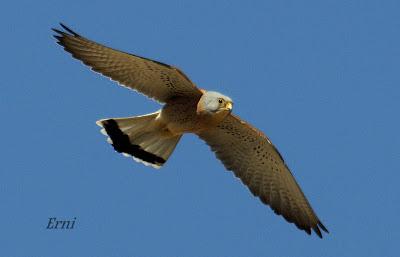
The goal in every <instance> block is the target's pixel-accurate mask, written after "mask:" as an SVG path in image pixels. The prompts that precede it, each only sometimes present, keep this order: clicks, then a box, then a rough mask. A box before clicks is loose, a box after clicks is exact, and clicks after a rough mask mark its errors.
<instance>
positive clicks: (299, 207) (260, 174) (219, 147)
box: [198, 115, 328, 237]
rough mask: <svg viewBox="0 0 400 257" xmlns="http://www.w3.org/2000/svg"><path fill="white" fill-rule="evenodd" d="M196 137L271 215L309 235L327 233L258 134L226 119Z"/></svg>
mask: <svg viewBox="0 0 400 257" xmlns="http://www.w3.org/2000/svg"><path fill="white" fill-rule="evenodd" d="M198 136H199V137H200V138H201V139H203V140H204V141H206V143H207V144H208V145H209V146H210V147H211V149H212V150H213V151H214V152H215V154H216V156H217V157H218V158H219V159H220V160H221V161H222V163H223V164H224V165H225V167H226V168H227V169H228V170H232V171H233V172H234V174H235V175H236V176H237V177H238V178H240V179H241V180H242V182H243V183H244V184H245V185H247V186H248V188H249V189H250V191H251V192H252V193H253V195H255V196H258V197H259V198H260V199H261V201H262V202H263V203H265V204H268V205H270V207H271V208H272V209H273V210H274V212H275V213H276V214H278V215H282V216H283V217H284V218H285V219H286V220H287V221H288V222H290V223H294V224H295V225H296V226H297V227H298V228H299V229H301V230H304V231H305V232H307V233H308V234H311V229H312V230H314V232H315V233H316V234H317V235H318V236H319V237H322V234H321V231H320V229H322V230H323V231H325V232H327V233H328V230H327V229H326V228H325V226H324V225H323V224H322V223H321V221H320V220H319V219H318V217H317V215H316V214H315V213H314V211H313V209H312V208H311V205H310V204H309V202H308V200H307V199H306V197H305V196H304V194H303V192H302V191H301V189H300V187H299V185H298V184H297V182H296V180H295V179H294V177H293V175H292V173H291V172H290V170H289V168H288V167H287V165H286V164H285V162H284V160H283V158H282V156H281V155H280V153H279V152H278V150H277V149H276V148H275V146H274V145H273V144H272V143H271V141H270V140H269V139H268V138H267V137H266V136H265V135H264V134H263V133H262V132H260V131H259V130H257V129H256V128H254V127H252V126H250V125H249V124H247V123H245V122H244V121H242V120H240V119H239V118H238V117H236V116H233V115H228V116H227V117H226V118H225V120H224V121H222V122H221V123H220V124H219V125H218V126H216V127H215V128H212V129H209V130H206V131H203V132H201V133H199V134H198Z"/></svg>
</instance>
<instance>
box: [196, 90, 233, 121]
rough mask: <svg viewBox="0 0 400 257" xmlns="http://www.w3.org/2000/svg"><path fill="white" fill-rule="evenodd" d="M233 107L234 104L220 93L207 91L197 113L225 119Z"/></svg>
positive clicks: (202, 97)
mask: <svg viewBox="0 0 400 257" xmlns="http://www.w3.org/2000/svg"><path fill="white" fill-rule="evenodd" d="M232 107H233V102H232V99H230V98H229V97H227V96H224V95H222V94H220V93H218V92H213V91H205V92H204V93H203V95H202V96H201V98H200V100H199V102H198V104H197V113H198V114H201V115H211V116H219V117H222V118H225V116H226V115H228V114H229V113H230V112H231V111H232Z"/></svg>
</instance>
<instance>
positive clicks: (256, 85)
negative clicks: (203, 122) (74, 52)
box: [0, 0, 400, 257]
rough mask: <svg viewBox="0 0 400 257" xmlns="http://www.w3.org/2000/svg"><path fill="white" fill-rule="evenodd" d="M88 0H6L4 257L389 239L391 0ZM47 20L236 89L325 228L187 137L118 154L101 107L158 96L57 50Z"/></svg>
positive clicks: (200, 80)
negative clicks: (282, 212) (166, 150)
mask: <svg viewBox="0 0 400 257" xmlns="http://www.w3.org/2000/svg"><path fill="white" fill-rule="evenodd" d="M89 2H90V1H82V2H81V1H79V2H78V1H75V2H73V1H13V2H12V3H11V1H8V2H5V3H3V4H2V8H1V10H0V28H1V48H0V53H1V62H0V66H1V71H2V72H1V76H2V80H1V81H2V82H1V94H0V115H1V119H2V122H1V135H2V140H1V141H2V144H1V148H0V151H1V156H2V158H1V171H0V181H1V185H0V202H1V211H0V228H1V229H0V230H1V232H0V242H1V247H0V255H1V256H111V257H112V256H115V257H117V256H143V257H146V256H149V257H153V256H154V257H156V256H189V257H190V256H199V257H200V256H210V257H214V256H218V257H236V256H238V257H241V256H274V257H279V256H284V257H289V256H307V257H310V256H352V257H354V256H397V255H398V252H399V251H398V243H399V238H400V232H399V231H400V222H399V216H400V187H399V180H400V175H399V174H400V173H399V172H400V170H399V166H400V165H399V162H400V153H399V147H400V136H399V131H400V121H399V111H400V104H399V99H400V69H399V67H400V47H399V46H400V36H399V35H400V34H399V32H400V30H399V28H400V16H399V13H400V4H399V1H336V0H335V1H274V2H272V1H257V2H256V1H248V2H247V3H245V1H241V3H239V1H146V2H145V1H140V2H139V1H126V2H120V1H92V2H91V3H89ZM250 2H251V3H250ZM59 21H62V22H64V23H65V24H67V25H69V26H70V27H71V28H73V29H75V30H76V31H77V32H79V33H81V34H83V35H85V36H87V37H89V38H91V39H94V40H97V41H99V42H101V43H104V44H107V45H109V46H112V47H114V48H117V49H121V50H124V51H128V52H132V53H135V54H138V55H142V56H146V57H149V58H154V59H157V60H159V61H163V62H166V63H169V64H173V65H176V66H178V67H180V68H181V69H182V70H183V71H185V73H186V74H187V75H188V76H190V78H191V79H192V80H193V81H194V82H195V83H196V84H197V85H198V86H199V87H202V88H206V89H212V90H216V91H219V92H222V93H224V94H226V95H228V96H230V97H231V98H232V99H233V100H234V102H235V106H234V108H235V109H234V112H235V113H236V114H238V115H240V116H242V117H243V118H244V119H245V120H247V121H249V122H250V123H252V124H254V125H255V126H257V127H258V128H260V129H261V130H262V131H264V132H265V133H266V134H267V135H268V136H269V137H270V138H271V140H272V141H273V142H274V143H275V144H276V145H277V147H278V149H279V150H280V152H281V153H282V154H283V156H284V157H285V159H286V161H287V162H288V165H289V166H290V167H291V169H292V171H293V173H294V175H295V177H296V178H297V180H298V182H299V183H300V185H301V186H302V188H303V190H304V192H305V194H306V195H307V197H308V198H309V200H310V202H311V203H312V205H313V207H314V209H315V211H316V212H317V213H318V215H319V217H320V218H321V220H322V221H323V222H324V224H325V225H326V226H327V227H328V229H329V230H330V231H331V233H330V234H329V235H326V236H325V238H324V239H322V240H320V239H319V238H318V237H316V236H315V235H314V236H312V237H309V236H308V235H306V234H305V233H304V232H301V231H299V230H297V229H296V228H295V226H293V225H292V224H288V223H286V221H284V220H283V219H282V218H281V217H279V216H276V215H275V214H274V213H273V212H272V211H271V210H270V209H269V207H266V206H264V205H263V204H261V202H260V201H259V200H258V199H256V198H254V197H253V196H252V195H251V194H250V193H249V191H248V190H247V188H246V187H244V186H243V185H242V184H241V183H240V182H239V181H238V180H237V179H236V178H234V176H233V175H232V174H231V173H230V172H227V171H225V169H224V167H223V166H222V165H221V164H220V162H219V161H218V160H217V159H216V158H215V157H214V155H213V154H212V153H211V151H210V150H209V149H208V147H207V146H206V145H205V143H203V142H202V141H200V140H199V139H198V138H197V137H195V136H193V135H187V136H184V137H183V140H181V142H180V144H179V145H178V147H177V149H176V150H175V152H174V153H173V155H172V157H171V158H170V160H169V161H168V163H167V164H166V166H165V167H164V168H162V169H161V170H153V169H151V168H148V167H145V166H144V165H141V164H138V163H135V162H133V161H131V160H130V159H127V158H124V157H123V156H121V155H119V154H116V153H115V152H114V150H113V149H112V148H111V147H110V146H109V145H108V144H107V143H106V141H105V137H104V136H103V135H102V134H100V133H99V128H98V127H97V126H96V124H95V121H96V120H98V119H100V118H106V117H121V116H122V117H123V116H131V115H140V114H145V113H149V112H153V111H155V110H157V109H158V108H159V105H158V104H157V103H155V102H152V101H151V100H149V99H147V98H145V97H144V96H142V95H139V94H137V93H135V92H132V91H129V90H126V89H124V88H121V87H118V86H117V85H116V84H114V83H113V82H111V81H109V80H108V79H105V78H104V77H101V76H99V75H97V74H95V73H93V72H91V71H90V70H89V69H87V68H86V67H84V66H83V65H81V64H80V63H79V62H78V61H76V60H73V59H72V58H71V57H70V56H69V55H67V54H66V53H65V52H64V51H63V50H62V49H61V48H60V47H59V46H58V45H56V44H55V40H54V39H53V38H52V37H51V35H52V32H51V31H50V28H51V27H57V26H58V22H59ZM49 217H58V218H66V219H67V218H73V217H76V218H77V223H76V225H75V227H76V228H75V229H74V230H70V231H60V230H59V231H49V230H46V229H45V227H46V225H47V221H48V218H49Z"/></svg>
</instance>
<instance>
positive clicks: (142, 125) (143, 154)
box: [96, 112, 181, 168]
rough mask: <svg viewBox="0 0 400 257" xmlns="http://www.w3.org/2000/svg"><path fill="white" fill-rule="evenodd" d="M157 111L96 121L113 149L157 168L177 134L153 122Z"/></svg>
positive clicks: (170, 151)
mask: <svg viewBox="0 0 400 257" xmlns="http://www.w3.org/2000/svg"><path fill="white" fill-rule="evenodd" d="M158 114H159V112H155V113H151V114H148V115H143V116H136V117H128V118H112V119H103V120H99V121H97V122H96V124H97V125H99V126H100V127H102V130H101V132H102V133H103V134H105V135H107V136H108V137H109V138H108V141H109V143H111V144H112V146H113V147H114V149H115V150H116V151H117V152H120V153H122V154H123V155H125V156H130V157H133V159H134V160H136V161H138V162H141V163H143V164H145V165H150V166H152V167H154V168H160V167H161V166H162V165H164V163H165V162H166V161H167V160H168V158H169V156H170V155H171V154H172V152H173V151H174V149H175V147H176V145H177V143H178V142H179V139H180V138H181V135H172V134H171V133H169V132H168V131H167V130H165V129H164V127H163V126H162V125H160V124H159V123H157V122H156V118H157V116H158Z"/></svg>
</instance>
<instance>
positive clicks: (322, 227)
mask: <svg viewBox="0 0 400 257" xmlns="http://www.w3.org/2000/svg"><path fill="white" fill-rule="evenodd" d="M318 226H319V227H320V228H321V229H322V230H323V231H325V232H326V233H328V234H329V231H328V229H327V228H326V227H325V226H324V224H322V222H321V221H318Z"/></svg>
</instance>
